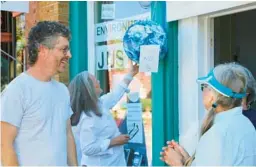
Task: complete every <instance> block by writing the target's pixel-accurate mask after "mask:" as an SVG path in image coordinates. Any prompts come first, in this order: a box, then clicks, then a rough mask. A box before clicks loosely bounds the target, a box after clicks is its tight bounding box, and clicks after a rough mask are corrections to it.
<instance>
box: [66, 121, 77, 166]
mask: <svg viewBox="0 0 256 167" xmlns="http://www.w3.org/2000/svg"><path fill="white" fill-rule="evenodd" d="M67 144H68V146H67V149H68V150H67V151H68V165H69V166H78V163H77V155H76V144H75V140H74V136H73V133H72V129H71V123H70V119H68V121H67Z"/></svg>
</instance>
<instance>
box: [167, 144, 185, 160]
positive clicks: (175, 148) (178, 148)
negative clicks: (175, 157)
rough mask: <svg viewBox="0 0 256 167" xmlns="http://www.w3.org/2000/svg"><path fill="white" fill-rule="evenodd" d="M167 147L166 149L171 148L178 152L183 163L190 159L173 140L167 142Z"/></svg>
mask: <svg viewBox="0 0 256 167" xmlns="http://www.w3.org/2000/svg"><path fill="white" fill-rule="evenodd" d="M167 145H168V147H170V148H173V149H174V150H175V151H177V152H179V153H180V154H181V155H182V156H183V158H184V161H186V160H187V159H188V158H189V157H190V155H189V154H188V152H187V151H186V150H185V149H184V148H183V147H182V146H181V145H179V144H178V143H177V142H175V141H174V140H172V141H167Z"/></svg>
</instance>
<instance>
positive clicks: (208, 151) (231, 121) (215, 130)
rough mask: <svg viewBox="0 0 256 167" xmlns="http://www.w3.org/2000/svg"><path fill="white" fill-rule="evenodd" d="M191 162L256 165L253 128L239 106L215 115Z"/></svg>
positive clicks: (212, 164)
mask: <svg viewBox="0 0 256 167" xmlns="http://www.w3.org/2000/svg"><path fill="white" fill-rule="evenodd" d="M192 166H256V131H255V128H254V126H253V124H252V123H251V122H250V120H249V119H248V118H247V117H245V116H244V115H243V114H242V107H236V108H233V109H231V110H229V111H225V112H221V113H218V114H217V115H216V117H215V119H214V124H213V126H212V127H211V128H210V129H209V130H208V131H207V132H206V133H205V134H204V135H203V136H202V137H201V139H200V141H199V143H198V146H197V149H196V156H195V160H194V161H193V163H192Z"/></svg>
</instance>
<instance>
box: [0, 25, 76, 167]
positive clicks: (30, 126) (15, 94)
mask: <svg viewBox="0 0 256 167" xmlns="http://www.w3.org/2000/svg"><path fill="white" fill-rule="evenodd" d="M69 39H70V31H69V30H68V29H67V28H66V27H65V26H64V25H62V24H60V23H57V22H50V21H44V22H39V23H38V24H37V25H36V26H35V27H33V28H32V29H31V31H30V33H29V37H28V50H29V63H30V65H31V67H30V68H29V69H28V70H27V71H26V72H24V73H22V74H21V75H19V76H18V77H16V78H15V79H14V80H13V81H12V82H11V83H10V84H9V85H8V86H7V87H6V89H5V90H4V91H3V92H2V94H1V140H2V141H1V154H2V157H1V164H2V165H11V166H18V165H23V166H27V165H33V166H38V165H44V166H48V165H49V166H59V165H61V166H66V165H72V166H75V165H77V160H76V150H75V148H76V147H75V142H74V138H73V134H72V131H71V126H70V119H69V118H70V115H71V113H72V110H71V107H70V98H69V92H68V90H67V88H66V86H65V85H64V84H62V83H59V82H57V81H55V80H54V79H52V77H53V76H54V75H55V74H57V73H60V72H63V71H64V70H65V66H66V64H67V63H68V60H69V58H71V53H70V50H69Z"/></svg>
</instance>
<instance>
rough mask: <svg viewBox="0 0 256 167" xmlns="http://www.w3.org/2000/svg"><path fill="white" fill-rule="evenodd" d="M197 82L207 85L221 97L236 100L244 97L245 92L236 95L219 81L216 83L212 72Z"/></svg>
mask: <svg viewBox="0 0 256 167" xmlns="http://www.w3.org/2000/svg"><path fill="white" fill-rule="evenodd" d="M197 82H199V83H204V84H208V85H209V86H211V87H212V88H213V89H214V90H216V91H217V92H219V93H220V94H222V95H223V96H227V97H232V98H237V99H242V98H244V97H245V96H246V91H244V93H236V92H233V91H232V89H230V88H228V87H226V86H224V85H222V84H221V83H219V81H217V79H216V78H215V77H214V74H213V70H212V71H210V73H209V74H208V75H207V76H206V77H201V78H198V79H197Z"/></svg>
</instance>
